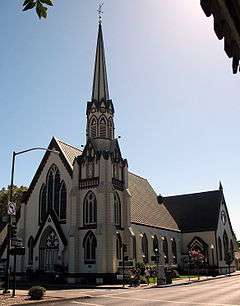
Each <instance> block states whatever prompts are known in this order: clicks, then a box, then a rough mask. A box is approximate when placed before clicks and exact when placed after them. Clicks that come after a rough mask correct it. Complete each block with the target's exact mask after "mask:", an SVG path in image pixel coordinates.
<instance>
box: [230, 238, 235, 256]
mask: <svg viewBox="0 0 240 306" xmlns="http://www.w3.org/2000/svg"><path fill="white" fill-rule="evenodd" d="M230 250H231V253H232V254H233V253H234V246H233V241H232V239H231V240H230Z"/></svg>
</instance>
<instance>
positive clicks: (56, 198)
mask: <svg viewBox="0 0 240 306" xmlns="http://www.w3.org/2000/svg"><path fill="white" fill-rule="evenodd" d="M60 183H61V179H60V173H59V171H58V170H57V171H56V172H55V175H54V210H55V213H56V215H57V216H59V191H60V186H61V185H60Z"/></svg>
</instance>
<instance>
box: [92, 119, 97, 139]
mask: <svg viewBox="0 0 240 306" xmlns="http://www.w3.org/2000/svg"><path fill="white" fill-rule="evenodd" d="M90 136H91V137H92V138H96V137H97V120H96V118H95V117H94V118H92V120H91V123H90Z"/></svg>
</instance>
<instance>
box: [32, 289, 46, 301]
mask: <svg viewBox="0 0 240 306" xmlns="http://www.w3.org/2000/svg"><path fill="white" fill-rule="evenodd" d="M45 292H46V289H45V288H44V287H41V286H34V287H32V288H30V289H29V291H28V295H29V296H30V297H31V299H33V300H41V299H42V298H43V296H44V294H45Z"/></svg>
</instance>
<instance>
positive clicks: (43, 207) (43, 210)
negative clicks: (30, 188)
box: [39, 184, 47, 223]
mask: <svg viewBox="0 0 240 306" xmlns="http://www.w3.org/2000/svg"><path fill="white" fill-rule="evenodd" d="M46 214H47V186H46V185H45V184H43V185H42V187H41V190H40V194H39V221H40V223H41V222H43V221H44V219H45V218H46Z"/></svg>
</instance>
